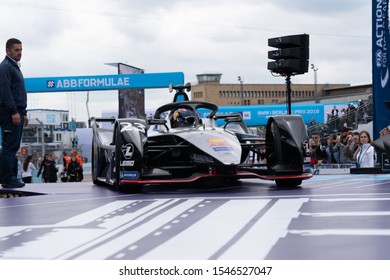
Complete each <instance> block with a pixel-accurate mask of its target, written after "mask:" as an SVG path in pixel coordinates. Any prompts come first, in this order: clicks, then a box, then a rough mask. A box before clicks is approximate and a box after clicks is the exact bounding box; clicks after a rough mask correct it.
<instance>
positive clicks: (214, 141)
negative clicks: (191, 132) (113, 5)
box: [207, 138, 225, 143]
mask: <svg viewBox="0 0 390 280" xmlns="http://www.w3.org/2000/svg"><path fill="white" fill-rule="evenodd" d="M207 142H209V143H223V142H225V139H223V138H209V139H207Z"/></svg>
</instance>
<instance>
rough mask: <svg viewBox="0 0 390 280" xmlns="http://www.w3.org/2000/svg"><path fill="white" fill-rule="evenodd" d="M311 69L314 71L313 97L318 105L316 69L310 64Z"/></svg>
mask: <svg viewBox="0 0 390 280" xmlns="http://www.w3.org/2000/svg"><path fill="white" fill-rule="evenodd" d="M311 69H313V71H314V97H315V100H316V103H319V102H320V101H319V97H318V93H317V71H318V68H317V67H316V66H315V65H314V64H312V65H311Z"/></svg>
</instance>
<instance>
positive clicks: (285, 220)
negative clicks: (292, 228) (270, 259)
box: [220, 199, 309, 260]
mask: <svg viewBox="0 0 390 280" xmlns="http://www.w3.org/2000/svg"><path fill="white" fill-rule="evenodd" d="M308 200H309V199H285V200H279V201H277V202H276V203H275V205H274V206H272V207H271V209H269V210H268V211H267V213H266V214H265V215H264V216H263V217H262V218H261V219H260V220H259V221H258V222H257V223H256V224H255V225H254V226H253V227H252V228H251V229H250V230H249V231H248V232H247V233H246V234H245V235H244V236H243V237H242V238H241V239H240V240H239V241H238V242H237V243H236V244H234V245H233V246H231V247H230V248H229V249H228V250H227V251H226V252H225V253H224V254H223V255H221V257H220V259H225V260H226V259H228V260H233V259H251V260H258V259H264V258H265V257H266V256H267V254H268V253H269V252H270V250H271V249H272V247H273V246H274V245H275V244H276V242H278V240H279V239H280V238H283V237H286V235H287V233H288V230H287V228H288V226H289V224H290V222H291V220H292V219H293V218H296V217H298V215H299V212H298V211H299V209H300V208H301V206H302V204H303V203H305V202H307V201H308Z"/></svg>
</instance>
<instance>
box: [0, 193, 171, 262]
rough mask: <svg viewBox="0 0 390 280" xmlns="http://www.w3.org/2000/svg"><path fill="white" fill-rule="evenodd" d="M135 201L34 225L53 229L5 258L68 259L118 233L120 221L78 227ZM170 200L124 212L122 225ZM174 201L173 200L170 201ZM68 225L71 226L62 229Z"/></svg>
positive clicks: (8, 253)
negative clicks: (96, 242) (67, 218)
mask: <svg viewBox="0 0 390 280" xmlns="http://www.w3.org/2000/svg"><path fill="white" fill-rule="evenodd" d="M136 201H137V200H130V201H129V200H125V201H117V202H112V203H108V204H107V205H104V206H102V207H99V208H96V209H95V210H96V211H97V213H96V214H95V213H93V211H88V212H86V213H83V214H80V215H78V216H76V217H74V218H71V219H69V220H67V221H65V222H60V223H58V224H55V225H50V226H47V225H45V226H42V227H38V226H34V227H33V228H37V229H39V228H51V229H52V230H51V231H50V232H49V233H47V234H45V235H43V236H41V237H39V239H37V240H33V241H28V242H25V243H23V244H22V246H19V247H14V248H12V249H11V250H9V251H6V252H4V253H3V254H2V257H4V258H7V259H55V258H58V256H60V258H61V259H66V258H67V257H68V256H72V255H74V254H76V253H77V252H79V251H80V250H83V249H85V248H89V247H90V246H93V244H94V241H96V240H100V239H103V240H104V238H108V237H109V236H111V235H110V233H111V232H115V229H116V228H117V227H118V225H117V224H112V223H111V224H110V220H111V219H107V221H102V222H101V224H99V227H98V228H90V229H87V228H83V229H81V230H80V229H79V228H77V227H78V226H82V225H85V224H87V223H90V222H92V221H95V219H97V218H100V217H101V216H104V215H106V214H110V213H111V212H112V211H115V210H118V209H119V208H121V207H124V206H126V205H130V204H132V203H134V202H136ZM167 201H168V200H159V201H156V202H153V203H151V204H149V205H148V206H145V207H143V208H141V209H140V210H138V211H136V212H135V213H128V214H125V215H122V218H121V225H122V224H126V223H129V222H130V221H132V220H133V219H134V218H136V217H138V216H140V215H142V214H144V213H147V212H148V211H150V210H152V209H153V208H155V207H157V208H158V207H165V205H166V204H164V203H165V202H167ZM173 202H174V201H172V202H171V203H173ZM161 205H164V206H161ZM118 207H119V208H118ZM158 209H160V208H158ZM70 221H73V222H74V223H73V224H72V223H70ZM65 226H67V227H68V228H63V227H65ZM73 227H75V228H73ZM91 240H93V241H91ZM65 252H68V253H65Z"/></svg>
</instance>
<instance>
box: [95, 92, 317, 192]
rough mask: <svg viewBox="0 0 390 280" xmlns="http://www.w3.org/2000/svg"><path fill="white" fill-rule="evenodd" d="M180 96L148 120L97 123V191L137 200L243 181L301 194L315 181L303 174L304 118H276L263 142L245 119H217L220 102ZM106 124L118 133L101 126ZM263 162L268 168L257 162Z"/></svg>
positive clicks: (236, 116)
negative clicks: (148, 189)
mask: <svg viewBox="0 0 390 280" xmlns="http://www.w3.org/2000/svg"><path fill="white" fill-rule="evenodd" d="M173 89H175V90H176V91H177V92H176V94H175V97H174V100H173V102H172V103H169V104H166V105H163V106H161V107H159V108H158V109H157V110H156V111H155V114H154V116H153V118H151V119H149V120H146V119H138V118H123V119H113V118H91V126H92V129H93V140H92V180H93V183H94V184H97V185H110V186H113V187H114V188H116V189H117V190H118V191H124V192H135V193H136V192H141V191H142V188H143V186H145V185H150V184H157V185H161V184H180V185H183V184H188V185H193V184H206V183H209V182H212V183H215V182H219V183H225V182H232V181H237V180H239V179H242V178H259V179H265V180H274V181H275V182H276V185H277V186H278V187H296V186H298V185H300V184H301V183H302V180H304V179H309V178H310V177H311V176H312V173H311V172H305V171H304V161H305V158H306V157H307V156H308V150H309V149H308V136H307V132H306V127H305V124H304V122H303V120H302V118H301V117H300V116H298V115H283V116H274V117H271V118H269V120H268V123H267V127H266V134H265V136H266V137H265V138H259V137H257V136H255V135H253V134H251V133H250V132H249V129H248V128H247V126H246V125H245V122H244V121H243V119H242V117H241V115H240V114H238V113H235V114H227V115H226V114H225V115H223V114H218V107H217V106H216V105H215V104H213V103H209V102H198V101H190V100H189V99H188V96H187V94H186V92H185V91H189V90H190V85H188V84H187V85H185V86H177V87H173ZM180 99H182V100H183V101H180ZM104 122H106V123H111V124H112V128H104V127H101V125H100V124H101V123H104ZM221 122H222V123H221ZM256 156H257V157H262V158H264V159H265V161H266V163H265V164H256V163H254V162H253V160H250V158H252V159H253V158H254V157H256Z"/></svg>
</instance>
